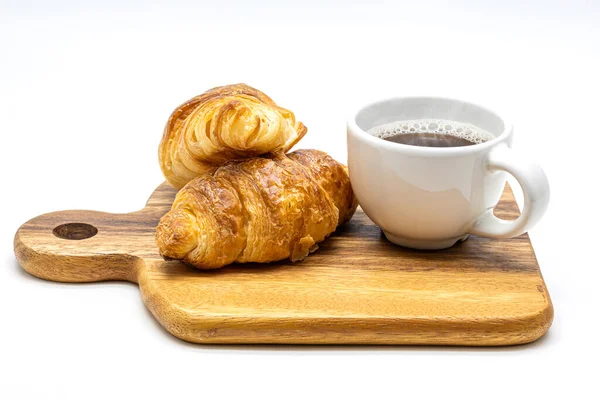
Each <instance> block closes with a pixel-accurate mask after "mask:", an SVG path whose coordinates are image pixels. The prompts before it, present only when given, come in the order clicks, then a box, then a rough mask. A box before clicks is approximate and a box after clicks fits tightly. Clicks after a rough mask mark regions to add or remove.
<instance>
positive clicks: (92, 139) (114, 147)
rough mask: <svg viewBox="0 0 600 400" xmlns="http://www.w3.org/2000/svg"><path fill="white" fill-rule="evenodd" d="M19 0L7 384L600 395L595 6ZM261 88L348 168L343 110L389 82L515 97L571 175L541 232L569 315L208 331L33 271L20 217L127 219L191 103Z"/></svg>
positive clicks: (10, 7) (4, 105) (9, 101)
mask: <svg viewBox="0 0 600 400" xmlns="http://www.w3.org/2000/svg"><path fill="white" fill-rule="evenodd" d="M449 3H451V2H445V1H436V2H431V1H430V2H425V1H422V2H417V1H414V2H406V3H402V2H382V1H378V2H368V1H364V2H357V1H339V2H334V1H328V2H325V1H312V0H311V1H304V2H299V3H297V4H287V3H285V2H275V1H273V2H271V3H268V2H262V3H259V2H252V4H251V2H241V1H240V2H238V3H234V2H228V3H226V2H218V1H211V2H207V3H206V4H202V2H193V3H192V2H190V3H189V4H188V3H183V2H172V3H171V5H169V6H164V5H161V4H160V3H158V2H155V1H145V2H142V1H139V2H136V1H119V2H117V1H104V2H100V1H98V2H92V1H87V2H86V1H79V2H72V3H71V2H68V1H66V0H65V1H54V2H38V1H13V2H5V1H2V2H0V4H1V6H0V135H1V136H0V138H1V141H0V151H1V154H0V171H1V174H2V191H1V192H2V195H1V196H0V202H1V205H2V208H1V209H2V212H3V218H2V223H1V224H0V235H1V236H0V251H1V252H2V253H1V254H0V264H1V265H0V398H3V399H21V398H30V397H32V398H46V399H49V398H60V399H76V398H77V399H79V398H87V399H92V398H93V399H96V398H98V399H100V398H127V397H131V398H138V397H141V396H142V395H143V396H144V398H146V399H152V398H161V399H164V398H169V399H173V398H191V397H201V398H229V397H231V396H233V395H236V396H237V397H239V398H253V397H255V395H260V396H261V397H262V398H286V399H287V398H351V397H362V398H376V397H388V396H389V397H403V398H433V397H434V396H435V397H436V398H455V397H457V396H458V397H457V398H461V399H471V398H477V399H480V398H511V399H513V398H517V399H519V398H532V397H534V396H535V397H536V398H548V396H559V398H564V397H567V396H568V397H569V398H578V399H581V398H598V397H595V396H598V395H599V389H598V384H597V381H598V369H597V362H598V357H599V356H600V353H599V350H598V349H599V346H598V328H599V324H598V306H600V301H599V300H598V299H599V295H598V293H599V291H600V289H598V288H599V279H600V273H599V269H600V268H599V267H600V265H599V264H600V263H599V262H598V256H597V252H596V251H595V250H596V248H597V244H598V222H599V220H598V216H597V215H598V214H597V212H598V206H597V201H598V197H597V196H595V193H597V186H598V172H600V171H599V168H598V158H599V157H600V153H599V150H600V147H599V146H600V139H598V137H599V134H600V128H599V126H600V117H599V115H600V101H599V99H600V77H599V75H598V74H599V71H600V5H599V3H598V2H595V1H592V0H589V1H580V0H573V1H542V0H539V1H530V2H521V1H516V0H515V1H513V0H510V1H491V0H490V1H480V2H475V1H457V2H452V3H453V4H449ZM237 82H246V83H248V84H250V85H252V86H255V87H257V88H259V89H261V90H263V91H264V92H266V93H267V94H268V95H270V96H271V97H272V98H273V99H275V101H277V102H278V103H279V104H281V105H282V106H284V107H287V108H290V109H291V110H293V111H294V112H295V113H296V115H297V117H298V118H299V119H300V120H301V121H303V122H304V123H305V124H306V125H307V126H308V128H309V133H308V135H307V136H306V138H305V139H304V140H303V141H302V143H301V147H306V148H319V149H322V150H326V151H328V152H329V153H331V154H332V155H333V156H334V157H336V158H337V159H339V160H340V161H345V158H346V154H345V146H346V142H345V125H344V124H345V117H346V115H347V114H348V112H349V110H350V109H351V108H352V107H353V106H354V105H357V104H360V103H363V102H366V101H368V100H372V99H376V98H379V97H383V96H387V95H409V94H411V95H414V94H438V95H446V96H452V97H459V98H464V99H468V100H473V101H477V102H481V103H483V104H486V105H488V106H490V107H497V108H498V107H499V108H502V109H503V110H508V111H509V114H511V115H512V117H513V121H514V124H515V126H516V138H515V148H517V149H519V150H520V151H521V152H523V153H526V154H528V155H530V156H531V157H532V158H534V159H536V160H537V161H539V162H540V163H541V164H542V166H543V167H544V169H545V170H546V172H547V175H548V177H549V180H550V184H551V188H552V198H551V204H550V208H549V209H548V213H547V214H546V217H545V219H544V220H543V221H542V222H541V223H540V224H539V225H538V226H537V227H535V228H534V230H533V231H532V232H531V238H532V242H533V245H534V248H535V250H536V254H537V256H538V259H539V263H540V265H541V267H542V272H543V274H544V277H545V279H546V282H547V285H548V288H549V290H550V293H551V296H552V299H553V302H554V306H555V312H556V317H555V321H554V325H553V326H552V328H551V329H550V331H549V333H548V334H547V335H546V336H545V337H544V338H542V339H541V340H539V341H538V342H536V343H534V344H531V345H526V346H519V347H511V348H501V349H464V348H432V347H429V348H418V347H364V346H361V347H299V346H292V347H285V346H283V347H282V346H277V347H275V346H245V347H235V346H200V345H190V344H187V343H184V342H182V341H179V340H177V339H175V338H173V337H171V336H170V335H169V334H168V333H166V332H165V331H164V330H163V329H162V328H161V327H160V326H159V325H158V324H157V323H156V322H155V321H154V319H153V318H152V316H151V315H150V314H149V313H148V312H147V311H146V310H145V308H144V305H143V304H142V301H141V298H140V295H139V292H138V289H137V287H136V286H135V285H133V284H129V283H101V284H87V285H86V284H81V285H79V284H58V283H51V282H46V281H42V280H39V279H36V278H33V277H31V276H29V275H27V274H26V273H25V272H23V271H22V270H21V269H20V268H19V266H18V264H17V263H16V261H15V259H14V256H13V253H12V238H13V235H14V233H15V231H16V230H17V228H18V227H19V225H20V224H22V223H23V222H25V221H26V220H28V219H29V218H32V217H34V216H36V215H38V214H41V213H45V212H49V211H55V210H61V209H72V208H81V209H92V210H103V211H110V212H128V211H132V210H136V209H138V208H140V207H141V206H142V205H143V204H144V202H145V200H146V198H147V197H148V195H149V194H150V193H151V191H152V190H153V189H154V187H155V186H157V185H158V184H159V183H160V182H161V181H162V176H161V173H160V169H159V167H158V162H157V155H156V153H157V146H158V142H159V140H160V136H161V133H162V128H163V126H164V123H165V122H166V119H167V117H168V116H169V114H170V112H171V110H172V109H173V108H174V107H175V106H176V105H178V104H179V103H181V102H182V101H184V100H186V99H188V98H189V97H192V96H194V95H196V94H199V93H201V92H203V91H204V90H206V89H209V88H211V87H213V86H217V85H223V84H228V83H237Z"/></svg>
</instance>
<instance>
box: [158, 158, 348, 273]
mask: <svg viewBox="0 0 600 400" xmlns="http://www.w3.org/2000/svg"><path fill="white" fill-rule="evenodd" d="M356 206H357V202H356V198H355V197H354V194H353V192H352V188H351V186H350V179H349V177H348V172H347V170H346V167H345V166H344V165H342V164H340V163H338V162H337V161H335V160H334V159H332V158H331V157H329V156H328V155H327V154H326V153H324V152H321V151H318V150H298V151H296V152H293V153H291V154H289V155H288V156H286V155H285V154H283V153H276V154H271V155H268V156H265V157H261V158H252V159H249V160H245V161H240V162H230V163H227V164H225V165H224V166H222V167H220V168H218V169H217V170H216V171H214V172H213V173H212V174H207V175H204V176H202V177H199V178H196V179H194V180H192V181H191V182H189V183H188V184H187V185H186V186H185V187H184V188H183V189H181V190H180V191H179V193H178V194H177V197H176V198H175V202H174V203H173V207H172V209H171V211H169V212H168V213H167V214H165V215H164V216H163V218H162V219H161V220H160V223H159V225H158V228H157V229H156V241H157V243H158V248H159V250H160V254H161V255H162V256H163V257H165V258H170V259H180V260H183V261H185V262H187V263H189V264H192V265H194V266H196V267H198V268H201V269H212V268H220V267H222V266H224V265H227V264H230V263H233V262H239V263H245V262H270V261H276V260H282V259H285V258H290V259H291V260H292V261H298V260H301V259H303V258H304V257H306V255H308V253H309V252H312V251H314V250H316V248H317V243H319V242H321V241H323V240H324V239H325V238H326V237H327V236H328V235H329V234H330V233H331V232H333V231H334V230H335V228H336V227H337V225H338V223H343V222H345V221H347V220H349V219H350V218H351V217H352V215H353V214H354V211H355V210H356Z"/></svg>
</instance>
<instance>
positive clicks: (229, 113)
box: [158, 84, 307, 189]
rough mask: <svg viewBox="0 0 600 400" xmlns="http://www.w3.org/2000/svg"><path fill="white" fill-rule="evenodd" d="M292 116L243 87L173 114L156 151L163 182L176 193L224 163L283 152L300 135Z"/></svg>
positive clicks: (302, 130) (213, 93) (214, 92)
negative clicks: (165, 180)
mask: <svg viewBox="0 0 600 400" xmlns="http://www.w3.org/2000/svg"><path fill="white" fill-rule="evenodd" d="M306 131H307V129H306V127H305V126H304V125H303V124H302V123H301V122H297V121H296V118H295V116H294V113H293V112H291V111H289V110H286V109H285V108H282V107H279V106H277V104H275V102H274V101H273V100H271V99H270V98H269V97H268V96H267V95H266V94H264V93H263V92H261V91H259V90H256V89H254V88H251V87H250V86H248V85H245V84H237V85H228V86H221V87H216V88H214V89H211V90H209V91H207V92H205V93H204V94H201V95H200V96H196V97H194V98H192V99H190V100H188V101H186V102H185V103H183V104H182V105H180V106H179V107H177V109H175V111H173V113H172V114H171V116H170V117H169V120H168V122H167V125H166V127H165V130H164V133H163V137H162V140H161V143H160V146H159V151H158V152H159V162H160V166H161V169H162V172H163V174H164V176H165V178H166V179H167V182H169V184H171V185H172V186H173V187H175V188H177V189H179V188H181V187H183V186H184V185H185V184H186V183H187V182H189V181H190V180H192V179H194V178H195V177H197V176H200V175H202V174H205V173H210V172H212V171H214V170H215V169H216V168H217V167H218V166H220V165H222V164H224V163H225V162H227V161H229V160H239V159H244V158H249V157H255V156H259V155H262V154H266V153H269V152H276V151H283V152H286V151H288V150H289V149H290V148H291V147H292V146H293V145H294V144H296V143H297V142H298V141H299V140H300V139H301V138H302V137H303V136H304V135H305V134H306Z"/></svg>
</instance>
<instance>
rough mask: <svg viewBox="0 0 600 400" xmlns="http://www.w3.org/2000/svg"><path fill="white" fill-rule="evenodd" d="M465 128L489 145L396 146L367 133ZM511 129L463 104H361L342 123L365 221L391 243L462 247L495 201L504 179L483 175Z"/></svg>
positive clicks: (419, 100)
mask: <svg viewBox="0 0 600 400" xmlns="http://www.w3.org/2000/svg"><path fill="white" fill-rule="evenodd" d="M418 119H442V120H450V121H454V122H458V123H468V124H471V125H474V126H476V127H478V128H481V129H484V130H485V131H487V132H489V133H491V134H492V135H493V136H494V138H493V139H491V140H489V141H486V142H484V143H479V144H473V145H471V146H464V147H443V148H442V147H420V146H411V145H405V144H398V143H393V142H389V141H386V140H383V139H380V138H377V137H375V136H373V135H371V134H369V133H368V131H369V130H370V129H371V128H374V127H376V126H380V125H384V124H389V123H393V122H396V121H405V120H418ZM511 140H512V127H511V125H510V124H508V123H507V122H505V120H503V119H502V118H501V117H500V116H498V115H497V114H495V113H494V112H492V111H490V110H488V109H486V108H484V107H481V106H478V105H475V104H472V103H468V102H464V101H459V100H453V99H446V98H434V97H408V98H394V99H389V100H384V101H379V102H376V103H372V104H369V105H367V106H365V107H363V108H362V109H360V110H359V111H358V112H357V113H356V114H355V115H354V116H353V117H352V118H351V119H350V120H349V121H348V167H349V170H350V178H351V181H352V187H353V189H354V192H355V193H356V196H357V198H358V200H359V203H360V205H361V207H362V208H363V210H364V211H365V213H366V214H367V215H368V216H369V218H371V219H372V220H373V222H375V223H376V224H377V225H379V226H380V227H381V229H382V230H383V232H384V234H385V236H386V237H387V238H388V239H389V240H390V241H391V242H393V243H396V244H399V245H402V246H405V247H410V248H417V249H429V250H433V249H443V248H447V247H450V246H452V245H453V244H455V243H456V242H457V241H459V240H465V239H466V238H467V237H468V235H469V233H473V232H472V230H471V228H472V226H473V224H474V223H475V222H476V221H477V219H478V217H480V216H481V215H482V214H485V213H486V212H491V211H492V210H493V207H494V206H495V205H496V204H497V203H498V201H499V200H500V196H501V195H502V191H503V189H504V185H505V184H506V177H507V175H506V173H505V172H504V171H499V170H498V171H492V170H490V169H488V168H487V167H486V162H487V158H488V155H489V154H490V152H491V151H492V149H494V148H496V147H497V146H500V145H506V146H508V147H510V146H511Z"/></svg>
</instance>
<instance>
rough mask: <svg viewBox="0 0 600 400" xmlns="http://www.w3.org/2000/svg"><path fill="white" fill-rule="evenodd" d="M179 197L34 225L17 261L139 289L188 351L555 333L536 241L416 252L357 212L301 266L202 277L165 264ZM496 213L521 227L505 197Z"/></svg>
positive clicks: (45, 271) (467, 340)
mask: <svg viewBox="0 0 600 400" xmlns="http://www.w3.org/2000/svg"><path fill="white" fill-rule="evenodd" d="M174 196H175V191H174V189H171V188H170V187H169V186H168V185H166V184H162V185H161V186H159V187H158V188H157V190H156V191H155V192H154V193H153V194H152V196H151V197H150V199H149V200H148V203H147V204H146V207H145V208H144V209H143V210H141V211H138V212H134V213H130V214H107V213H101V212H95V211H61V212H55V213H51V214H45V215H42V216H39V217H36V218H34V219H32V220H31V221H29V222H27V223H25V224H24V225H23V226H22V227H21V228H20V229H19V230H18V232H17V234H16V235H15V242H14V245H15V254H16V257H17V259H18V260H19V263H20V264H21V266H22V267H23V268H24V269H25V270H26V271H28V272H29V273H31V274H32V275H35V276H38V277H40V278H44V279H48V280H54V281H60V282H94V281H101V280H127V281H131V282H136V283H138V284H139V286H140V291H141V293H142V298H143V300H144V303H145V304H146V306H147V307H148V308H149V310H150V311H151V312H152V314H153V315H154V316H155V317H156V319H157V320H158V321H159V322H160V323H161V324H162V325H163V326H164V327H165V328H166V329H167V330H168V331H169V332H171V333H172V334H173V335H175V336H177V337H179V338H181V339H184V340H187V341H190V342H199V343H307V344H309V343H311V344H326V343H334V344H435V345H473V346H498V345H512V344H520V343H527V342H531V341H534V340H536V339H538V338H539V337H541V336H542V335H543V334H544V333H545V332H546V331H547V330H548V328H549V327H550V324H551V323H552V318H553V308H552V303H551V301H550V296H549V294H548V291H547V289H546V285H545V284H544V280H543V278H542V276H541V273H540V269H539V267H538V264H537V261H536V258H535V254H534V252H533V249H532V247H531V243H530V241H529V237H528V236H527V235H522V236H520V237H517V238H513V239H486V238H480V237H474V236H473V237H471V238H469V240H467V241H465V242H463V243H459V244H457V245H455V246H454V247H452V248H450V249H447V250H441V251H435V252H424V251H416V250H409V249H404V248H401V247H398V246H395V245H393V244H391V243H390V242H388V241H387V240H386V239H385V238H384V236H383V235H382V233H381V231H380V230H379V228H377V227H376V226H375V225H374V224H373V223H372V222H371V221H370V220H369V219H368V218H367V217H366V216H365V214H364V213H363V212H362V211H360V210H359V211H358V212H357V213H356V215H355V216H354V218H353V219H352V220H351V221H350V223H348V224H346V225H345V226H343V227H340V228H338V230H337V231H336V232H335V234H334V235H332V236H331V237H330V238H329V239H327V240H326V241H325V242H323V243H321V245H320V249H319V250H318V251H317V252H316V253H314V254H312V255H311V256H309V257H308V258H307V259H306V260H304V261H302V262H299V263H290V262H289V261H284V262H278V263H272V264H263V265H259V264H244V265H232V266H228V267H225V268H223V269H220V270H212V271H200V270H197V269H195V268H192V267H189V266H187V265H185V264H182V263H180V262H178V261H164V260H163V259H162V258H161V257H160V256H159V254H158V249H157V247H156V244H155V241H154V232H155V227H156V225H157V223H158V220H159V219H160V217H161V216H162V215H163V214H164V213H165V212H166V211H167V210H168V209H169V208H170V206H171V203H172V201H173V198H174ZM495 213H496V215H498V216H499V217H501V218H505V219H514V218H516V217H517V215H518V208H517V206H516V203H515V201H514V198H513V196H512V193H511V191H510V189H509V188H508V187H507V188H506V190H505V192H504V194H503V196H502V200H501V201H500V204H499V205H498V207H497V208H496V211H495ZM70 224H74V225H70ZM88 225H89V226H91V227H89V226H88ZM92 228H96V229H97V232H95V230H94V229H92ZM94 233H95V234H94ZM92 234H93V236H92V237H90V238H87V239H81V238H82V237H86V236H89V235H92ZM69 236H70V237H71V238H75V239H79V240H71V239H64V238H61V237H69Z"/></svg>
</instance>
